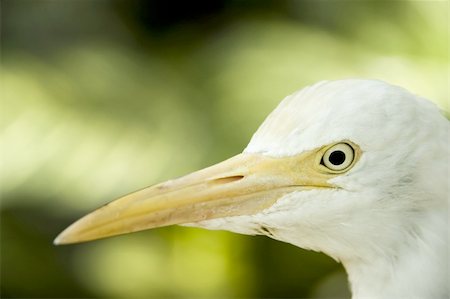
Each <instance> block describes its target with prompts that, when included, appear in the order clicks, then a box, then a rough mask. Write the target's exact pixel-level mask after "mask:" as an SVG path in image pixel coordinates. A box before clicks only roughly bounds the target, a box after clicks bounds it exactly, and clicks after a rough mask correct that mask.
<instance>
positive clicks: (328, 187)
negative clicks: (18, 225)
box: [55, 79, 449, 298]
mask: <svg viewBox="0 0 450 299" xmlns="http://www.w3.org/2000/svg"><path fill="white" fill-rule="evenodd" d="M448 142H449V122H448V121H447V119H446V118H445V117H444V116H442V115H441V114H440V112H439V109H438V108H437V107H436V106H435V105H434V104H432V103H431V102H429V101H428V100H426V99H423V98H421V97H419V96H416V95H414V94H412V93H410V92H408V91H407V90H405V89H403V88H401V87H397V86H393V85H390V84H388V83H385V82H382V81H377V80H362V79H348V80H338V81H323V82H319V83H317V84H315V85H312V86H309V87H306V88H304V89H302V90H300V91H297V92H295V93H293V94H292V95H290V96H288V97H286V98H285V99H284V100H283V101H282V102H281V103H280V104H279V105H278V107H277V108H276V109H275V110H274V111H273V112H272V113H271V114H270V115H269V116H268V117H267V118H266V120H265V121H264V122H263V124H262V125H261V126H260V127H259V129H258V130H257V131H256V133H255V134H254V135H253V137H252V139H251V141H250V143H249V144H248V146H247V147H246V148H245V150H244V151H243V152H242V153H241V154H238V155H236V156H234V157H232V158H230V159H228V160H225V161H223V162H221V163H218V164H216V165H214V166H211V167H208V168H205V169H203V170H200V171H197V172H194V173H192V174H189V175H186V176H184V177H181V178H178V179H174V180H169V181H167V182H164V183H161V184H157V185H155V186H151V187H148V188H145V189H142V190H140V191H137V192H135V193H132V194H129V195H126V196H124V197H122V198H119V199H117V200H115V201H113V202H111V203H109V204H107V205H105V206H103V207H101V208H99V209H98V210H96V211H94V212H92V213H90V214H88V215H86V216H85V217H83V218H81V219H80V220H78V221H77V222H75V223H74V224H72V225H71V226H69V227H68V228H67V229H66V230H65V231H63V232H62V233H61V234H60V235H59V236H58V237H57V238H56V239H55V244H68V243H76V242H84V241H89V240H94V239H98V238H103V237H109V236H114V235H118V234H125V233H130V232H135V231H140V230H144V229H149V228H154V227H161V226H166V225H173V224H182V225H188V226H196V227H203V228H207V229H220V230H228V231H232V232H236V233H241V234H248V235H256V234H261V235H267V236H269V237H271V238H273V239H276V240H280V241H283V242H287V243H291V244H293V245H296V246H298V247H301V248H305V249H309V250H314V251H320V252H324V253H325V254H327V255H329V256H331V257H332V258H334V259H335V260H337V261H339V262H341V263H342V264H343V266H344V267H345V269H346V272H347V274H348V278H349V282H350V287H351V291H352V294H353V297H354V298H413V297H414V298H442V297H447V296H448V295H449V290H448V278H449V277H448V237H449V230H448V202H449V198H448V185H447V180H448V166H449V147H448Z"/></svg>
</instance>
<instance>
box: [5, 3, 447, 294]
mask: <svg viewBox="0 0 450 299" xmlns="http://www.w3.org/2000/svg"><path fill="white" fill-rule="evenodd" d="M1 5H2V17H1V20H2V24H1V25H2V39H1V42H2V61H1V76H2V77H1V80H2V81H1V116H2V117H1V123H0V136H1V137H0V138H1V139H0V148H1V176H0V178H1V192H2V196H1V281H0V284H1V296H2V297H124V298H130V297H150V298H161V297H167V298H202V297H203V298H229V297H238V298H247V297H251V298H254V297H323V296H325V297H330V296H335V297H339V296H345V295H346V294H348V293H347V292H348V291H347V287H346V281H345V275H344V273H343V269H342V268H341V266H340V265H339V264H337V263H336V262H334V261H333V260H331V259H330V258H328V257H326V256H324V255H322V254H319V253H313V252H307V251H304V250H300V249H298V248H295V247H294V246H291V245H288V244H282V243H280V242H276V241H273V240H270V239H267V238H263V237H248V236H240V235H235V234H231V233H228V232H212V231H204V230H199V229H193V228H184V227H170V228H162V229H156V230H152V231H148V232H141V233H136V234H132V235H128V236H123V237H119V238H112V239H107V240H102V241H97V242H93V243H87V244H81V245H74V246H64V247H54V246H53V245H52V240H53V238H54V237H55V236H56V235H57V233H59V232H60V231H61V230H62V229H63V228H64V227H65V226H67V225H68V224H70V222H71V221H73V220H75V219H77V218H78V217H80V216H81V215H83V214H84V213H86V212H87V211H90V210H91V209H93V208H95V207H97V206H99V205H101V204H103V203H104V202H106V201H109V200H111V199H113V198H116V197H118V196H120V195H123V194H125V193H128V192H130V191H132V190H136V189H139V188H141V187H143V186H147V185H150V184H153V183H156V182H159V181H162V180H165V179H168V178H170V177H174V176H179V175H182V174H185V173H188V172H190V171H193V170H196V169H199V168H202V167H205V166H208V165H210V164H213V163H215V162H218V161H220V160H223V159H225V158H227V157H229V156H231V155H234V154H236V153H238V152H240V151H241V150H242V148H243V147H244V146H245V145H246V143H247V141H248V140H249V138H250V137H251V134H252V133H253V132H254V131H255V130H256V128H257V127H258V125H259V123H260V122H261V121H262V120H263V119H264V117H265V116H266V115H267V114H268V113H269V112H270V111H271V110H272V109H273V108H274V107H275V106H276V104H277V103H278V102H279V101H280V100H281V99H282V98H283V97H284V96H286V95H288V94H289V93H292V92H293V91H295V90H296V89H299V88H301V87H303V86H305V85H308V84H311V83H314V82H315V81H319V80H324V79H338V78H348V77H366V78H377V79H381V80H385V81H388V82H391V83H394V84H398V85H401V86H403V87H405V88H407V89H409V90H411V91H413V92H415V93H417V94H421V95H423V96H425V97H427V98H429V99H431V100H433V101H435V102H436V103H437V104H438V105H439V106H440V107H441V108H442V109H444V110H448V102H447V101H448V85H447V84H448V73H447V72H448V26H447V24H448V2H447V1H413V2H407V1H312V0H311V1H294V0H284V1H255V0H253V1H250V0H247V1H236V0H235V1H225V0H221V1H174V0H170V1H143V0H142V1H125V0H119V1H106V0H83V1H81V0H80V1H77V0H59V1H57V0H34V1H31V0H3V1H2V2H1Z"/></svg>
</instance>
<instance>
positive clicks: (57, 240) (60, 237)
mask: <svg viewBox="0 0 450 299" xmlns="http://www.w3.org/2000/svg"><path fill="white" fill-rule="evenodd" d="M63 235H64V232H62V233H60V234H59V235H58V236H57V237H56V238H55V239H54V240H53V245H56V246H57V245H64V244H67V242H65V240H64V236H63Z"/></svg>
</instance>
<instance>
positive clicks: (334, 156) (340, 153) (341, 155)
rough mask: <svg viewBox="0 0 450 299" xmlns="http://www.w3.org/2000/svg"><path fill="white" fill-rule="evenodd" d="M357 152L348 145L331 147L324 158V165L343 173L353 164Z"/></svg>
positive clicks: (342, 144) (339, 144) (341, 144)
mask: <svg viewBox="0 0 450 299" xmlns="http://www.w3.org/2000/svg"><path fill="white" fill-rule="evenodd" d="M354 158H355V151H354V150H353V148H352V147H351V146H350V145H348V144H347V143H338V144H336V145H333V146H332V147H330V148H329V149H328V150H327V151H326V152H325V154H324V155H323V158H322V164H323V165H325V166H326V167H327V168H328V169H330V170H333V171H341V170H344V169H346V168H347V167H349V166H350V164H352V162H353V159H354Z"/></svg>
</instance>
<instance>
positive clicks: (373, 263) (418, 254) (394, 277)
mask: <svg viewBox="0 0 450 299" xmlns="http://www.w3.org/2000/svg"><path fill="white" fill-rule="evenodd" d="M447 215H448V213H447V211H440V212H434V213H431V214H430V215H429V216H427V217H426V218H425V219H424V221H423V223H422V225H421V226H420V227H419V228H418V231H417V232H416V233H415V234H412V235H411V236H410V238H409V240H407V241H405V242H401V244H399V246H398V248H396V249H397V250H396V253H395V254H388V255H372V256H371V255H368V256H367V258H361V259H353V260H352V259H349V260H343V261H342V263H343V264H344V267H345V269H346V271H347V273H348V276H349V280H350V285H351V290H352V294H353V298H447V296H448V295H449V290H448V279H449V276H448V266H449V263H448V219H447Z"/></svg>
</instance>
